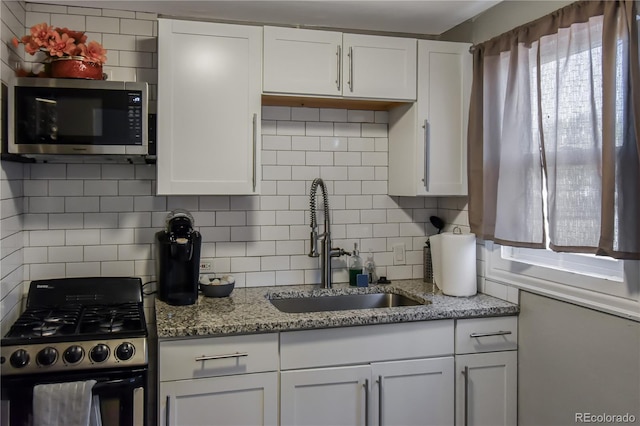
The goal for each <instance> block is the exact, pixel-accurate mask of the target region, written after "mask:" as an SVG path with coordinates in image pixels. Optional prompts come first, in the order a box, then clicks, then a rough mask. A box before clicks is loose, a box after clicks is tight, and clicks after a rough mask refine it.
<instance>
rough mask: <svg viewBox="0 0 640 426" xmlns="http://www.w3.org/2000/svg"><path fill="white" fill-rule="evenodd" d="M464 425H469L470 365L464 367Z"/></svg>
mask: <svg viewBox="0 0 640 426" xmlns="http://www.w3.org/2000/svg"><path fill="white" fill-rule="evenodd" d="M462 374H463V375H464V426H469V367H468V366H466V367H464V371H463V372H462Z"/></svg>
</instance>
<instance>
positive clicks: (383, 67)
mask: <svg viewBox="0 0 640 426" xmlns="http://www.w3.org/2000/svg"><path fill="white" fill-rule="evenodd" d="M342 45H343V51H342V57H343V59H342V75H343V77H342V79H343V81H344V87H343V90H342V93H343V95H344V96H345V97H357V98H376V99H402V100H415V99H416V40H415V39H411V38H399V37H383V36H370V35H360V34H343V35H342Z"/></svg>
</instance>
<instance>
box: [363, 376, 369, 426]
mask: <svg viewBox="0 0 640 426" xmlns="http://www.w3.org/2000/svg"><path fill="white" fill-rule="evenodd" d="M362 386H364V426H369V379H365V381H364V384H363V385H362Z"/></svg>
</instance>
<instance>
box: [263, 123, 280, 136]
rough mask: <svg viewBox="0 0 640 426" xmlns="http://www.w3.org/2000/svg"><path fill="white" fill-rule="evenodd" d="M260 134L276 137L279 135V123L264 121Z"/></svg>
mask: <svg viewBox="0 0 640 426" xmlns="http://www.w3.org/2000/svg"><path fill="white" fill-rule="evenodd" d="M260 133H262V135H275V134H276V133H277V122H276V121H273V120H262V126H261V128H260Z"/></svg>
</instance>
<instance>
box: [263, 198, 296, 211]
mask: <svg viewBox="0 0 640 426" xmlns="http://www.w3.org/2000/svg"><path fill="white" fill-rule="evenodd" d="M260 209H262V210H289V197H287V196H286V195H274V196H272V195H267V196H265V195H263V196H261V197H260Z"/></svg>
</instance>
